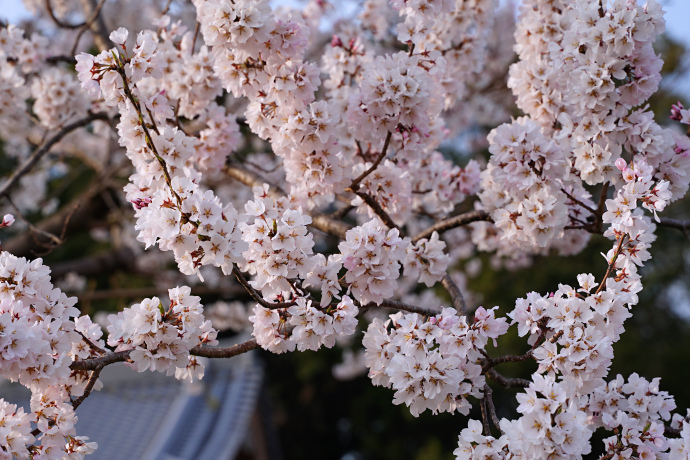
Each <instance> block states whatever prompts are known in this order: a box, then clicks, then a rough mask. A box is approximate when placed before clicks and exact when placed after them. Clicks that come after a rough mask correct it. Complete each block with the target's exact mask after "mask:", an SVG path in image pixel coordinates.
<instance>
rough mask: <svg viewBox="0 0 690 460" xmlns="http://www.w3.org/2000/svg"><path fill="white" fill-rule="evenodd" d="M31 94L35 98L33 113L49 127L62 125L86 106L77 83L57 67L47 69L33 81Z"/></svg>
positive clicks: (84, 98)
mask: <svg viewBox="0 0 690 460" xmlns="http://www.w3.org/2000/svg"><path fill="white" fill-rule="evenodd" d="M31 96H32V97H33V98H34V99H35V100H36V102H35V103H34V106H33V109H34V113H35V114H36V116H38V118H39V120H41V123H42V124H43V125H44V126H45V127H46V128H49V129H55V128H58V127H60V126H62V125H64V124H65V123H67V122H68V121H70V120H72V119H74V118H75V117H76V116H77V115H78V114H81V113H84V112H86V109H87V108H88V103H87V100H86V97H85V95H84V94H83V93H82V92H81V91H80V90H79V83H78V82H77V81H75V80H74V78H73V77H72V76H71V75H70V74H68V73H67V72H65V71H59V70H57V69H49V70H47V71H45V72H43V74H42V75H41V77H40V78H37V79H35V80H34V81H33V84H32V86H31Z"/></svg>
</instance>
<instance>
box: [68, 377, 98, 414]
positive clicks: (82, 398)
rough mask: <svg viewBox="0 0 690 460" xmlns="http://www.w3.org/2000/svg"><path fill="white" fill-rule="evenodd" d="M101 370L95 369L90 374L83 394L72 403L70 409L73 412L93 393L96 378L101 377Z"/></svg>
mask: <svg viewBox="0 0 690 460" xmlns="http://www.w3.org/2000/svg"><path fill="white" fill-rule="evenodd" d="M101 369H102V368H96V369H94V370H93V372H92V373H91V376H90V377H89V383H87V384H86V388H84V394H83V395H81V396H79V397H78V398H77V399H75V400H74V401H73V402H72V408H73V409H74V410H77V407H79V406H81V403H83V402H84V401H85V400H86V398H88V397H89V395H90V394H91V392H92V391H93V387H94V386H95V385H96V382H97V381H98V376H99V375H101Z"/></svg>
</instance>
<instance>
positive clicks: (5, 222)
mask: <svg viewBox="0 0 690 460" xmlns="http://www.w3.org/2000/svg"><path fill="white" fill-rule="evenodd" d="M13 223H14V216H13V215H12V214H5V216H4V217H3V218H2V222H0V228H1V227H9V226H10V225H12V224H13Z"/></svg>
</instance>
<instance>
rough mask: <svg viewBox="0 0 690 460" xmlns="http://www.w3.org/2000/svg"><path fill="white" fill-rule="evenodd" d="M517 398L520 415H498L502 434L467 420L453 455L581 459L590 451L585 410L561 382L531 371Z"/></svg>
mask: <svg viewBox="0 0 690 460" xmlns="http://www.w3.org/2000/svg"><path fill="white" fill-rule="evenodd" d="M517 399H518V402H519V403H520V405H519V406H518V409H517V410H518V412H519V413H520V414H522V415H521V417H520V418H518V419H517V420H507V419H502V420H501V422H500V428H501V431H502V432H503V434H502V435H501V436H500V438H498V439H496V438H494V437H493V436H491V435H488V434H486V435H485V434H482V424H481V422H479V421H477V420H470V422H469V424H468V427H467V428H465V429H464V430H462V432H461V433H460V436H459V439H458V448H457V449H456V450H455V452H453V453H454V454H455V456H456V457H455V458H456V459H458V460H475V459H481V458H496V459H508V458H529V459H533V460H546V459H548V458H567V459H581V458H582V455H586V454H588V453H589V452H590V450H591V447H590V443H589V439H590V437H591V436H592V432H591V431H590V430H589V428H588V426H587V423H586V420H587V414H586V413H585V412H583V411H581V410H579V408H578V406H577V405H575V404H573V402H572V401H571V400H570V399H569V398H568V393H567V391H566V390H565V388H564V387H563V385H561V384H559V383H558V382H555V381H554V379H553V378H550V377H542V376H539V375H534V376H533V381H532V382H531V383H530V385H529V387H528V388H527V389H526V391H525V393H521V394H518V396H517Z"/></svg>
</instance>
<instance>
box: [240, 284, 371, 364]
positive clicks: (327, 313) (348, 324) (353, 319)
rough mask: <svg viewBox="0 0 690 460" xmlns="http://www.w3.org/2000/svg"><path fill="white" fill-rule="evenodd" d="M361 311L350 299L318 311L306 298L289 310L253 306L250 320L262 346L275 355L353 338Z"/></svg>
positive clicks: (295, 303) (312, 348) (328, 345)
mask: <svg viewBox="0 0 690 460" xmlns="http://www.w3.org/2000/svg"><path fill="white" fill-rule="evenodd" d="M358 313H359V309H358V308H357V306H356V305H355V304H354V302H353V301H352V299H351V298H350V297H348V296H343V298H342V300H341V301H340V302H339V303H338V304H337V305H330V304H329V306H328V307H326V308H323V307H321V308H317V307H315V306H313V305H312V301H311V300H307V299H305V298H304V297H298V298H297V299H295V302H294V305H293V306H291V307H289V308H287V309H280V310H278V309H268V308H265V307H262V306H261V305H256V306H255V307H254V315H253V316H250V317H249V320H250V321H251V322H252V323H253V324H254V333H253V335H254V337H256V341H257V342H258V344H259V345H261V347H263V348H264V349H266V350H269V351H272V352H273V353H283V352H286V351H293V350H294V349H295V348H297V349H298V350H300V351H304V350H318V349H319V348H320V347H321V346H322V345H323V346H325V347H326V348H331V347H333V345H334V344H335V341H336V339H337V338H338V337H342V336H348V335H352V334H354V332H355V328H356V327H357V314H358Z"/></svg>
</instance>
